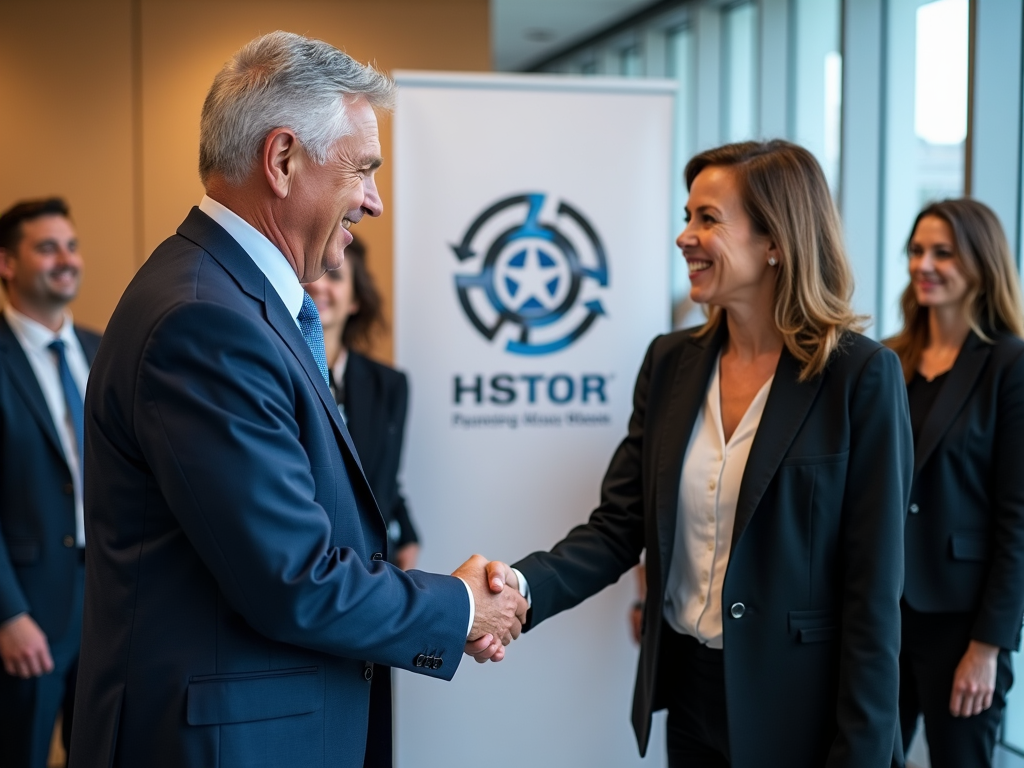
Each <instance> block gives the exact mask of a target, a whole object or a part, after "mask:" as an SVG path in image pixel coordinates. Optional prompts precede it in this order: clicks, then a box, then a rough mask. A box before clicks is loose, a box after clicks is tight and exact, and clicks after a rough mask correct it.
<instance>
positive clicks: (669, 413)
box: [655, 320, 726, 583]
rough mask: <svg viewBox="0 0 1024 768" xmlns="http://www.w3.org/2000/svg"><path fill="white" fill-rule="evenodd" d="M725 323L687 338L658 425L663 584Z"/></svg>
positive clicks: (659, 534) (660, 543) (658, 517)
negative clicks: (689, 451) (691, 447)
mask: <svg viewBox="0 0 1024 768" xmlns="http://www.w3.org/2000/svg"><path fill="white" fill-rule="evenodd" d="M725 337H726V326H725V322H724V320H723V321H722V322H720V323H719V326H718V328H717V329H716V330H715V332H714V334H713V335H712V336H710V337H707V336H705V337H700V338H693V337H690V338H689V339H687V341H686V344H685V345H684V346H683V349H682V351H681V352H680V354H679V360H678V362H676V366H675V376H674V378H673V382H672V390H671V395H670V400H669V405H668V409H667V410H666V412H665V421H664V422H663V423H662V424H661V425H659V426H660V428H661V440H660V444H659V445H658V478H657V483H656V485H655V488H656V489H657V490H656V496H655V510H657V522H658V548H659V550H660V555H661V567H662V571H663V572H662V574H661V575H662V583H664V580H665V579H666V578H667V574H668V565H669V563H670V562H671V552H672V546H673V544H674V542H675V533H676V524H677V519H678V517H679V483H680V478H681V477H682V473H683V457H684V454H685V453H686V446H687V445H688V444H689V442H690V436H691V434H692V433H693V426H694V424H695V423H696V421H697V415H698V414H699V413H700V409H701V407H702V406H703V405H704V400H705V398H706V397H707V390H708V382H709V381H710V380H711V373H712V372H713V370H714V367H715V361H716V360H717V359H718V353H719V352H720V351H721V349H722V344H724V343H725Z"/></svg>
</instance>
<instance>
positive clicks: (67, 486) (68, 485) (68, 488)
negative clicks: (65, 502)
mask: <svg viewBox="0 0 1024 768" xmlns="http://www.w3.org/2000/svg"><path fill="white" fill-rule="evenodd" d="M74 492H75V486H73V485H72V484H71V483H64V493H66V494H67V495H68V496H70V495H71V494H73V493H74Z"/></svg>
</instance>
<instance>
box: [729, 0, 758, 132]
mask: <svg viewBox="0 0 1024 768" xmlns="http://www.w3.org/2000/svg"><path fill="white" fill-rule="evenodd" d="M723 16H724V18H723V19H722V21H723V24H722V36H723V43H724V45H723V52H724V61H723V63H724V69H725V78H724V80H723V81H722V82H723V86H724V89H725V92H724V93H723V95H722V104H723V106H724V108H725V109H724V113H723V115H722V124H723V128H724V136H723V137H722V138H723V140H724V141H726V142H730V141H743V140H745V139H751V138H754V137H755V135H756V134H757V125H756V124H755V115H756V104H757V102H756V96H757V95H756V92H755V83H756V82H757V78H756V76H755V72H756V63H757V57H758V45H757V5H756V4H755V3H752V2H750V3H741V4H739V5H733V6H731V7H729V8H726V9H725V11H724V12H723Z"/></svg>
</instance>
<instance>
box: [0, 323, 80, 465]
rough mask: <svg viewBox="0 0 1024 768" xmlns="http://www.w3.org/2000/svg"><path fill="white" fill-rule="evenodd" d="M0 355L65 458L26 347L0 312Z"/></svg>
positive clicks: (19, 388) (44, 429)
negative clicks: (22, 345) (22, 346)
mask: <svg viewBox="0 0 1024 768" xmlns="http://www.w3.org/2000/svg"><path fill="white" fill-rule="evenodd" d="M0 354H2V355H3V358H4V364H5V365H6V367H7V370H8V371H9V372H10V375H11V381H12V382H13V383H14V386H15V387H16V388H17V389H18V391H19V392H21V396H22V397H23V398H24V400H25V402H26V403H27V405H28V410H29V411H30V412H31V413H32V416H33V417H34V418H35V420H36V421H37V422H38V423H39V427H40V429H42V430H43V434H45V435H46V437H47V438H48V439H49V441H50V443H51V444H52V445H53V447H54V449H55V450H56V451H57V455H58V456H60V458H61V461H66V458H65V456H64V448H63V446H61V444H60V436H59V435H58V434H57V427H56V425H54V423H53V417H52V416H51V415H50V407H49V406H48V405H47V404H46V397H45V396H44V395H43V390H42V388H41V387H40V386H39V381H38V380H37V379H36V373H35V371H34V370H32V364H31V363H30V362H29V361H28V357H27V356H26V355H25V350H23V349H22V348H21V344H19V343H18V337H17V336H15V335H14V331H12V330H11V326H9V325H8V324H7V318H5V317H3V315H0Z"/></svg>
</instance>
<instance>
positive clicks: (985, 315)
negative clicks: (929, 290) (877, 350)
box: [885, 197, 1024, 381]
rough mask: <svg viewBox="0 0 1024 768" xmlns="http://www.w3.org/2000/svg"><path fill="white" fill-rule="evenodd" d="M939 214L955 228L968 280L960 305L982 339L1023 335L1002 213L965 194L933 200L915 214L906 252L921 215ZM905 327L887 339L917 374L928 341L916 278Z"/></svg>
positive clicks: (957, 254)
mask: <svg viewBox="0 0 1024 768" xmlns="http://www.w3.org/2000/svg"><path fill="white" fill-rule="evenodd" d="M926 216H935V217H936V218H939V219H942V220H943V221H944V222H946V223H947V224H948V225H949V228H950V229H951V230H952V232H953V258H954V259H956V262H957V266H959V267H960V271H961V272H963V274H964V277H965V278H966V280H967V293H966V294H965V295H964V299H963V303H962V305H961V308H962V309H963V313H964V319H965V320H966V321H967V324H968V325H969V326H970V328H971V330H972V331H974V333H975V334H977V335H978V337H979V338H980V339H982V340H983V341H986V342H988V343H992V341H993V339H992V334H994V333H1000V332H1009V333H1012V334H1013V335H1014V336H1024V310H1022V308H1021V292H1020V287H1019V284H1018V280H1019V278H1018V276H1017V268H1016V267H1015V266H1014V263H1013V256H1012V255H1011V253H1010V244H1009V243H1008V242H1007V240H1006V233H1005V232H1003V226H1002V224H1000V223H999V218H998V217H997V216H996V215H995V213H994V212H993V211H992V209H991V208H989V207H988V206H987V205H985V204H984V203H980V202H978V201H977V200H970V199H968V198H966V197H963V198H959V199H955V200H941V201H939V202H937V203H931V204H930V205H928V206H927V207H925V209H924V210H922V211H921V212H920V213H919V214H917V218H916V219H914V226H913V227H911V228H910V237H909V238H907V246H906V249H907V253H908V254H909V253H910V244H911V241H912V240H913V239H914V232H916V231H917V225H918V224H920V223H921V219H923V218H925V217H926ZM900 307H901V309H902V310H903V329H902V330H901V331H900V332H899V333H898V334H896V335H895V336H893V337H892V338H891V339H888V340H887V341H886V342H885V343H886V345H887V346H888V347H889V348H890V349H892V350H893V351H894V352H895V353H896V354H897V355H899V358H900V362H901V363H902V365H903V377H904V379H906V380H907V381H910V380H911V379H912V378H913V377H914V371H916V370H917V365H918V363H920V362H921V353H922V352H923V351H924V348H925V347H926V346H927V345H928V308H927V307H922V306H921V305H920V304H918V303H917V294H916V293H915V292H914V285H913V283H908V284H907V287H906V289H905V290H904V291H903V296H902V297H901V298H900Z"/></svg>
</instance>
